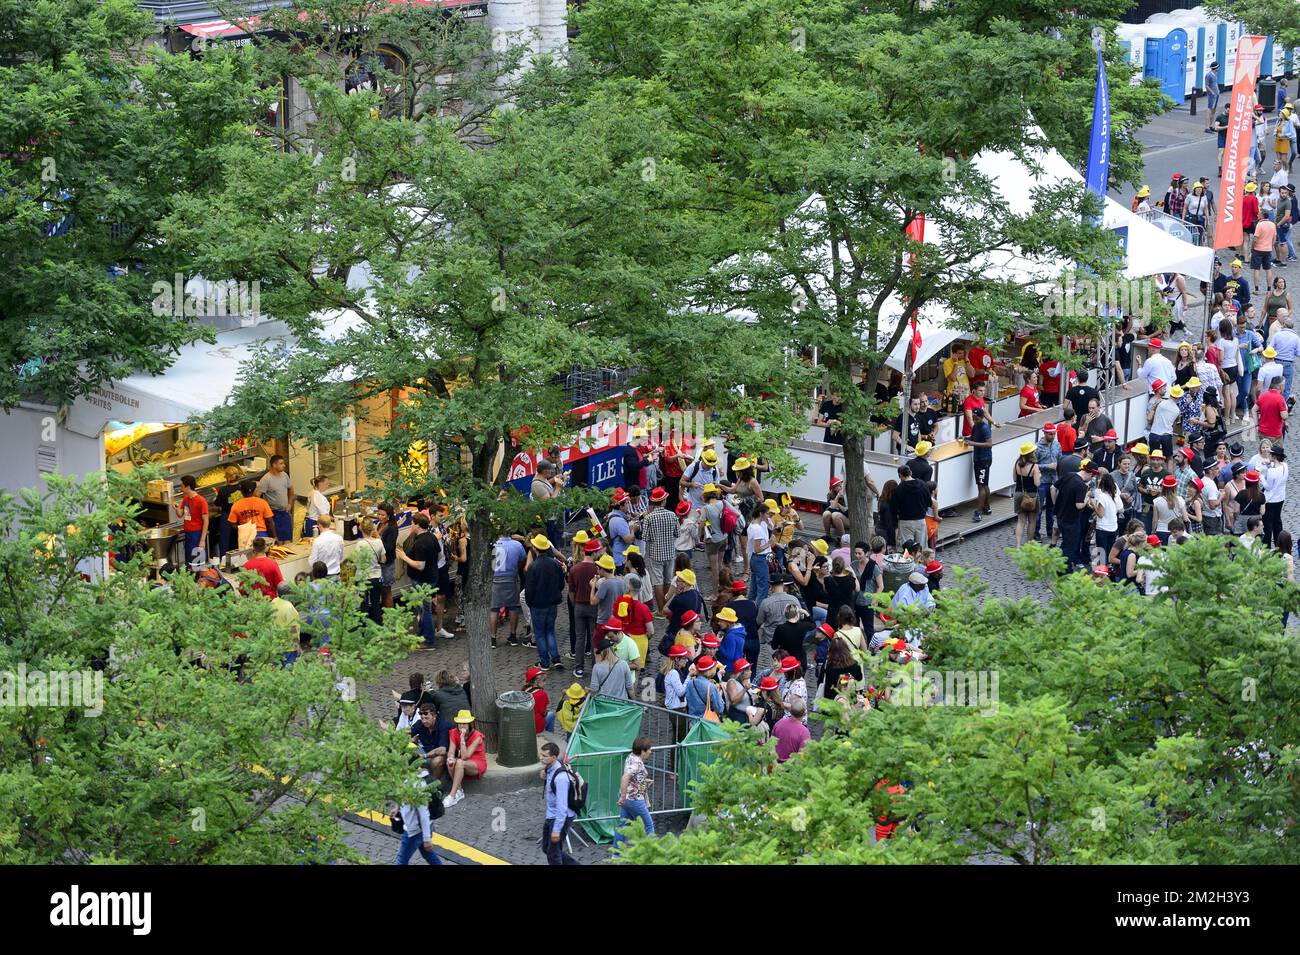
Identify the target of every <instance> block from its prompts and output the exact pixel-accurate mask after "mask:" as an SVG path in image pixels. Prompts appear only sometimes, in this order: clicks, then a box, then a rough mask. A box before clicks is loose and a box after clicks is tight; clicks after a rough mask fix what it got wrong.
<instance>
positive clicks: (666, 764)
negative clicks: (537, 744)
mask: <svg viewBox="0 0 1300 955" xmlns="http://www.w3.org/2000/svg"><path fill="white" fill-rule="evenodd" d="M592 699H594V698H592V697H589V698H588V702H587V704H584V705H583V708H582V712H581V713H579V714H578V721H577V723H575V724H574V727H573V734H572V736H571V737H570V738H571V739H572V738H576V737H577V736H578V734H579V733H580V732H581V729H582V720H583V718H584V717H585V716H586V714H587V709H588V706H589V705H590V702H591V700H592ZM617 702H618V703H619V704H626V705H629V706H635V707H637V708H639V709H640V710H641V727H640V732H638V733H636V734H635V736H645V737H647V738H648V739H649V740H650V742H651V747H650V758H649V759H648V760H647V761H646V772H647V773H649V775H650V778H651V782H650V791H649V792H648V793H647V794H646V803H647V806H648V808H649V810H650V815H651V816H652V817H658V816H669V815H674V814H678V813H690V812H692V811H693V807H692V805H691V803H690V799H689V789H688V786H687V785H686V784H687V783H689V782H690V777H691V770H692V768H693V767H698V766H699V765H700V764H701V763H700V760H698V759H685V758H684V757H685V755H686V754H687V752H688V751H692V750H694V751H696V752H698V751H699V750H698V748H701V747H702V748H704V749H705V750H707V749H708V748H710V747H715V746H717V745H718V743H719V742H721V741H720V740H707V741H700V742H685V741H684V740H683V738H684V737H685V736H686V735H687V733H688V732H689V731H690V729H691V728H692V727H694V726H695V724H696V723H698V722H700V721H699V719H698V718H691V717H689V716H687V715H686V714H685V713H684V712H673V711H672V710H668V709H665V708H664V707H662V706H656V705H654V704H652V703H643V702H641V701H639V700H618V701H617ZM630 752H631V749H630V748H620V749H607V750H599V751H595V752H587V753H580V754H578V755H575V756H570V757H569V758H568V763H569V766H570V767H571V768H572V769H573V770H574V771H575V772H577V773H579V774H580V775H581V776H582V777H583V779H584V780H586V782H587V790H588V801H587V806H588V811H590V812H591V814H590V815H588V814H587V813H586V812H584V814H583V815H581V816H579V817H578V819H577V820H576V823H577V824H576V825H575V826H574V828H573V829H572V830H570V831H571V832H574V833H576V832H577V829H578V826H580V825H582V824H584V823H610V822H617V821H618V819H619V811H618V802H617V800H618V790H619V785H620V783H621V781H622V776H623V761H624V758H625V757H626V756H627V755H628V754H629V753H630ZM683 775H686V776H687V778H686V779H685V780H683V778H682V777H683ZM608 794H612V799H609V798H604V799H602V797H607V796H608ZM598 800H599V801H598ZM611 803H612V810H611V809H610V808H609V807H610V804H611ZM587 836H588V838H591V834H590V833H588V834H587Z"/></svg>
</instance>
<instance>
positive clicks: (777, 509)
mask: <svg viewBox="0 0 1300 955" xmlns="http://www.w3.org/2000/svg"><path fill="white" fill-rule="evenodd" d="M763 506H764V507H766V508H767V509H768V510H769V511H771V512H772V513H773V514H779V513H781V505H780V504H778V503H776V501H774V500H772V499H771V498H768V499H767V500H766V501H764V502H763Z"/></svg>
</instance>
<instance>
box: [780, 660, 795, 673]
mask: <svg viewBox="0 0 1300 955" xmlns="http://www.w3.org/2000/svg"><path fill="white" fill-rule="evenodd" d="M780 669H781V672H782V673H792V672H794V671H795V670H797V669H799V661H798V660H797V659H795V658H794V657H786V658H785V659H784V660H782V661H781V668H780Z"/></svg>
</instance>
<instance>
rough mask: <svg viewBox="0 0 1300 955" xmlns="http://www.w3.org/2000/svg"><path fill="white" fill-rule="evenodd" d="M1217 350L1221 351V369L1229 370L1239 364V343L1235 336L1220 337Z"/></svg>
mask: <svg viewBox="0 0 1300 955" xmlns="http://www.w3.org/2000/svg"><path fill="white" fill-rule="evenodd" d="M1219 350H1220V351H1222V352H1223V370H1224V371H1231V370H1232V369H1233V368H1237V367H1239V365H1240V364H1241V362H1240V359H1241V343H1240V342H1239V341H1237V339H1235V338H1220V339H1219Z"/></svg>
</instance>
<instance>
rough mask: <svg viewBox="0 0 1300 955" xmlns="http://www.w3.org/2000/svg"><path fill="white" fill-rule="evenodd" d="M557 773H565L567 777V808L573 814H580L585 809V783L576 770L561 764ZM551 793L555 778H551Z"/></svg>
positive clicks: (553, 789)
mask: <svg viewBox="0 0 1300 955" xmlns="http://www.w3.org/2000/svg"><path fill="white" fill-rule="evenodd" d="M558 773H565V774H566V775H567V776H568V777H569V808H570V809H571V810H573V811H574V812H575V813H578V812H582V810H584V809H586V808H587V781H586V780H585V779H583V778H582V774H581V773H579V772H578V771H577V770H576V769H572V768H570V767H569V766H567V765H565V764H563V763H561V764H560V768H559V771H558ZM558 773H557V775H558ZM551 793H552V795H554V793H555V776H552V777H551Z"/></svg>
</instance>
